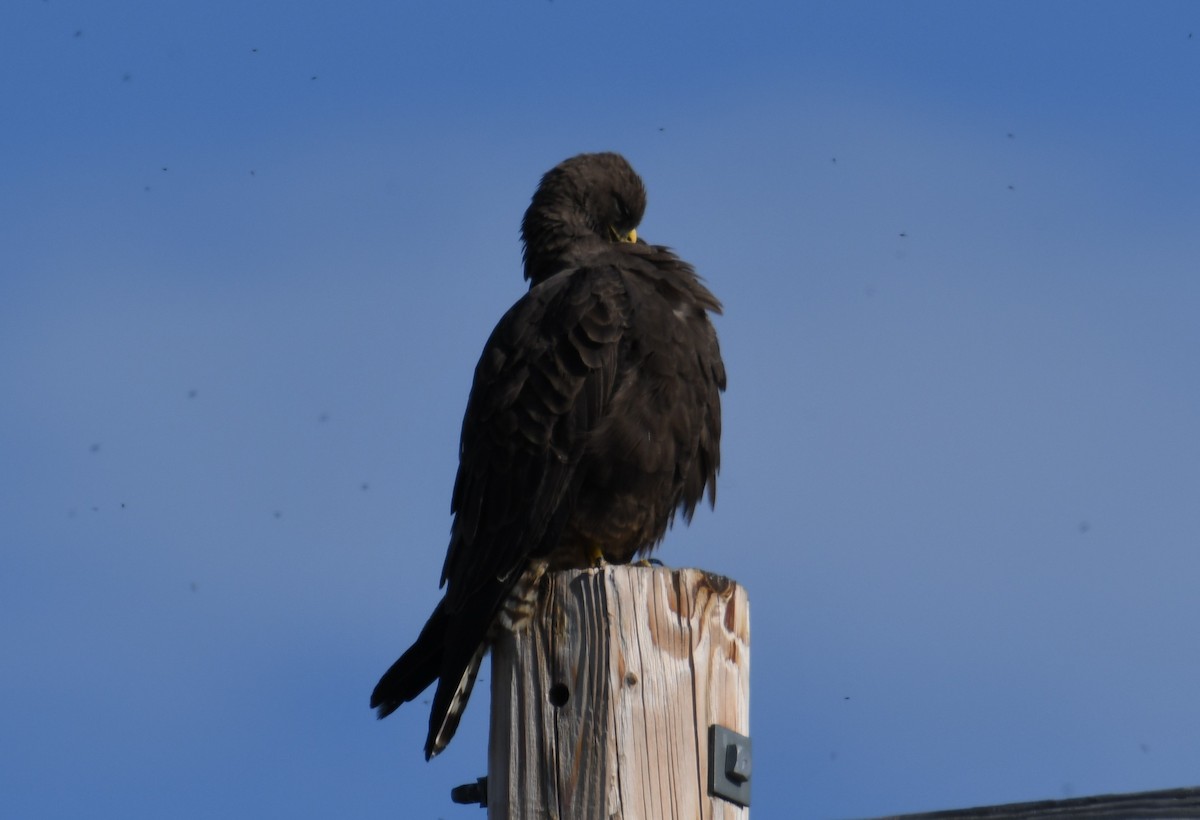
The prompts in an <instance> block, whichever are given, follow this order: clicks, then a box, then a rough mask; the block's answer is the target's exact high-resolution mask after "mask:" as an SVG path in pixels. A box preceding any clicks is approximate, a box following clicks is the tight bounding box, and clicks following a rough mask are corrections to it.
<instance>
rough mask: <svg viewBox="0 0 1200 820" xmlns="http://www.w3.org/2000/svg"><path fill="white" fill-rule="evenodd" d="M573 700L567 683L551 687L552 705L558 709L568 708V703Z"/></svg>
mask: <svg viewBox="0 0 1200 820" xmlns="http://www.w3.org/2000/svg"><path fill="white" fill-rule="evenodd" d="M570 699H571V690H570V689H568V688H567V685H566V684H565V683H556V684H554V685H553V686H551V687H550V705H551V706H553V707H555V708H558V707H561V706H566V705H567V701H568V700H570Z"/></svg>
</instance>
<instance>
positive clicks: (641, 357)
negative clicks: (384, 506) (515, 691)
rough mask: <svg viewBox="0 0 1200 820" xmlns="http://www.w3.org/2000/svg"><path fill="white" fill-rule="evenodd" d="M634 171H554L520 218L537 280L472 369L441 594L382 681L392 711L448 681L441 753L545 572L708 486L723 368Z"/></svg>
mask: <svg viewBox="0 0 1200 820" xmlns="http://www.w3.org/2000/svg"><path fill="white" fill-rule="evenodd" d="M645 207H646V192H645V189H644V188H643V187H642V181H641V179H639V178H638V175H637V174H635V173H634V171H633V169H632V168H631V167H629V163H628V162H626V161H625V159H624V158H623V157H621V156H620V155H618V154H611V153H604V154H581V155H579V156H577V157H572V158H571V159H568V160H566V161H565V162H562V163H561V164H559V165H558V166H557V167H555V168H554V169H552V170H551V171H550V172H549V173H547V174H546V175H545V176H544V177H542V181H541V184H540V185H539V186H538V189H537V192H536V193H535V194H534V195H533V201H532V202H531V203H530V205H529V209H528V210H527V211H526V212H525V218H524V220H523V221H522V223H521V236H522V240H523V241H524V245H525V278H526V279H528V280H529V291H528V292H527V293H526V294H525V295H524V296H523V297H522V298H521V299H520V300H519V301H518V302H517V303H516V304H515V305H513V306H512V308H510V309H509V311H508V312H507V313H506V314H504V317H503V318H502V319H501V320H500V323H499V324H498V325H496V329H495V330H493V331H492V335H491V338H489V339H488V341H487V344H486V346H485V347H484V350H483V355H482V356H481V357H480V359H479V364H478V366H476V368H475V381H474V383H473V384H472V386H471V395H470V398H469V399H468V401H467V411H466V416H465V417H464V418H463V426H462V439H461V443H460V445H459V467H458V477H457V479H456V480H455V482H454V496H453V500H452V503H451V511H452V512H453V514H454V523H453V525H452V527H451V533H450V546H449V549H448V550H447V552H446V563H445V566H444V567H443V569H442V585H443V586H444V587H445V588H446V594H445V596H444V597H443V598H442V600H441V602H440V603H439V604H438V605H437V608H436V609H434V611H433V614H432V615H431V616H430V617H429V621H428V622H427V623H426V624H425V627H424V629H422V630H421V634H420V635H419V636H418V637H417V641H416V643H414V644H413V645H412V646H411V647H410V648H409V649H408V651H407V652H405V653H404V655H403V656H402V657H401V658H400V659H399V660H398V661H396V662H395V663H394V664H393V665H392V667H391V669H389V670H388V671H387V672H386V673H385V674H384V676H383V677H382V678H381V679H380V681H379V683H378V685H376V687H375V691H374V692H373V693H372V694H371V706H372V707H373V708H377V709H378V710H379V717H381V718H382V717H386V716H387V715H389V714H391V713H392V712H393V711H395V710H396V708H397V707H399V706H400V704H402V703H405V702H407V701H410V700H412V699H413V698H415V697H416V696H417V695H419V694H420V693H421V692H422V691H423V690H424V689H425V688H426V687H427V686H429V684H431V683H433V682H434V681H435V680H436V681H437V682H438V685H437V691H436V693H435V694H434V697H433V711H432V714H431V715H430V718H429V737H428V739H427V740H426V742H425V757H426V758H427V759H428V758H430V757H432V756H433V755H435V754H437V753H438V752H440V751H441V750H442V749H444V748H445V746H446V744H447V743H448V742H449V741H450V738H451V737H452V736H453V735H454V731H455V729H456V728H457V727H458V721H459V717H460V715H461V714H462V710H463V707H464V706H465V705H466V701H467V698H468V697H469V696H470V693H471V686H472V685H473V683H474V681H475V675H476V673H477V672H478V671H479V663H480V661H481V660H482V658H483V653H484V652H485V650H486V649H487V647H488V645H489V643H490V636H491V635H492V634H494V630H495V629H497V628H503V627H509V626H511V621H512V618H513V611H514V610H516V609H520V608H521V607H519V606H518V603H519V602H521V601H526V602H527V601H528V600H529V599H531V598H532V597H533V593H534V590H535V587H536V582H537V579H538V578H539V577H540V576H541V574H542V573H544V572H546V571H547V570H557V569H568V568H579V567H587V566H591V565H594V564H595V563H597V562H598V561H599V560H601V559H602V560H604V561H609V562H613V563H623V562H628V561H630V560H632V559H633V558H635V557H636V556H638V555H640V554H643V553H646V552H649V551H650V550H651V549H653V548H654V547H655V546H656V545H657V544H658V543H659V542H660V541H661V540H662V538H663V536H664V535H665V534H666V531H667V528H668V527H670V525H671V523H672V521H673V520H674V517H675V512H676V510H682V511H683V515H684V518H686V519H687V520H689V521H690V520H691V517H692V513H693V512H694V511H695V509H696V505H697V504H698V503H699V502H700V500H701V499H702V498H703V496H704V494H705V492H706V491H707V493H708V499H709V503H710V504H712V503H713V502H714V500H715V498H716V477H717V469H718V467H719V466H720V460H721V456H720V438H721V396H720V393H721V391H722V390H724V389H725V366H724V364H723V363H722V361H721V352H720V349H719V347H718V345H717V334H716V332H715V331H714V330H713V326H712V323H711V322H710V321H709V317H708V314H709V313H720V311H721V304H720V302H718V301H717V299H716V297H714V296H713V295H712V294H711V293H710V292H709V291H708V290H707V289H706V288H705V287H704V285H702V284H701V282H700V279H699V278H698V277H697V276H696V273H695V272H694V271H693V270H692V268H691V266H690V265H688V264H687V263H686V262H684V261H683V260H681V259H680V258H679V257H677V256H676V255H675V254H674V253H672V252H671V251H670V250H668V249H667V248H664V247H662V246H660V245H648V244H646V243H645V242H644V241H642V240H640V239H638V238H637V232H636V230H635V228H636V227H637V225H638V223H639V222H640V221H641V218H642V213H643V211H644V210H645Z"/></svg>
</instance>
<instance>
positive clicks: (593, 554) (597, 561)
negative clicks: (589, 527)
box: [587, 544, 608, 567]
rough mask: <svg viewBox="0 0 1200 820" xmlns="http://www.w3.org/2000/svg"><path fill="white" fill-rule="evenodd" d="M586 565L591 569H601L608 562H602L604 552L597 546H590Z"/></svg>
mask: <svg viewBox="0 0 1200 820" xmlns="http://www.w3.org/2000/svg"><path fill="white" fill-rule="evenodd" d="M587 554H588V563H589V564H591V565H592V566H593V567H602V566H604V565H605V564H607V563H608V562H607V561H605V560H604V550H602V549H600V547H599V545H597V544H592V545H591V546H590V547H588V551H587Z"/></svg>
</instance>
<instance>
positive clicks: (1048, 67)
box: [0, 0, 1200, 820]
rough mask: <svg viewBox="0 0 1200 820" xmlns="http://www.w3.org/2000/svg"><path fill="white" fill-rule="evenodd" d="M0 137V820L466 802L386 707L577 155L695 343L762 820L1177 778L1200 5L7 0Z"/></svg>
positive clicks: (1182, 723) (1199, 291) (720, 567)
mask: <svg viewBox="0 0 1200 820" xmlns="http://www.w3.org/2000/svg"><path fill="white" fill-rule="evenodd" d="M1193 33H1194V36H1193ZM0 111H3V115H2V117H3V127H0V155H2V156H3V157H4V161H3V162H2V163H0V380H2V382H0V383H3V384H4V386H5V387H4V391H3V401H0V463H2V464H3V465H4V468H3V471H2V472H0V536H2V539H3V542H2V549H0V656H2V657H3V667H4V673H3V675H2V676H0V704H2V705H0V737H2V738H3V742H2V743H0V815H2V816H4V817H13V818H17V817H21V818H24V817H30V818H35V817H36V818H78V817H90V818H118V817H119V818H161V817H172V818H215V817H293V818H325V817H358V818H371V817H378V818H395V817H416V818H439V817H440V818H447V820H453V818H478V817H481V816H482V813H481V812H479V810H478V809H473V808H463V807H458V806H454V805H452V804H451V803H450V802H449V799H448V790H449V788H450V787H451V786H452V785H455V784H458V783H463V782H467V781H470V780H473V779H474V778H475V777H476V776H478V775H481V774H483V773H484V771H485V768H486V763H485V748H486V718H487V698H486V697H481V696H480V695H481V694H483V693H485V692H486V688H484V689H483V690H482V691H481V692H480V693H479V694H477V695H476V697H475V698H474V700H473V702H472V705H471V709H470V710H469V711H468V715H467V719H466V721H465V722H464V725H463V728H462V730H461V731H460V732H459V735H458V737H457V738H456V739H455V742H454V743H453V744H452V745H451V747H450V749H449V750H448V751H447V753H446V754H444V755H443V756H441V757H439V758H437V759H436V760H435V761H433V762H432V763H430V764H426V763H425V762H424V761H423V760H422V757H421V745H422V740H423V737H424V727H425V723H426V720H427V711H426V707H424V706H422V705H419V704H418V705H415V706H411V707H408V708H406V709H403V710H401V711H400V712H399V713H397V715H396V716H394V717H393V718H390V719H389V720H388V721H386V722H383V723H377V722H376V721H375V720H374V719H373V716H372V714H371V712H370V711H369V710H368V708H367V698H368V695H369V693H370V690H371V687H372V685H373V684H374V682H375V680H376V678H377V677H378V675H379V674H380V673H381V672H382V671H383V669H384V668H386V667H387V665H388V664H389V663H390V662H391V661H392V660H393V659H394V658H395V656H396V655H397V654H398V652H399V651H400V650H402V649H403V648H404V647H406V646H407V645H408V643H409V641H410V640H411V639H412V638H413V637H414V635H415V634H416V631H417V630H418V629H419V627H420V626H421V624H422V622H423V619H424V617H425V615H426V614H427V612H428V611H429V609H430V608H431V607H432V606H433V604H434V602H435V601H436V600H437V597H438V590H437V578H438V573H439V570H440V567H441V562H442V558H443V555H444V549H445V543H446V535H447V531H448V528H449V523H450V521H449V514H448V505H449V494H450V487H451V482H452V480H453V475H454V470H455V466H456V462H455V457H456V447H457V435H458V426H459V423H460V419H461V412H462V408H463V406H464V403H465V399H466V394H467V389H468V385H469V381H470V376H471V372H472V368H473V366H474V363H475V359H476V357H477V356H478V352H479V349H480V347H481V345H482V344H483V341H484V339H485V338H486V336H487V334H488V332H489V331H490V329H491V327H492V325H493V323H494V322H495V321H496V319H497V318H498V317H499V316H500V315H501V313H502V312H503V311H504V310H505V309H506V308H507V307H508V305H509V304H510V303H511V302H512V301H514V300H515V299H516V298H518V296H519V295H520V294H521V292H522V290H523V285H524V283H523V282H522V280H521V275H520V249H519V244H518V237H517V228H518V225H519V221H520V217H521V214H522V212H523V210H524V208H525V205H526V203H527V201H528V197H529V195H530V194H531V193H532V191H533V188H534V186H535V184H536V182H537V180H538V177H539V175H540V174H541V173H542V172H544V171H545V170H547V169H548V168H549V167H551V166H552V165H554V164H555V163H556V162H558V161H559V160H561V159H563V158H565V157H567V156H570V155H572V154H574V153H577V152H580V151H588V150H617V151H621V152H623V153H624V154H625V155H626V156H627V157H628V158H629V159H630V161H631V162H632V163H633V165H634V167H635V168H637V169H638V170H639V171H640V172H641V174H642V176H643V177H644V179H645V181H646V184H647V186H648V188H649V192H650V198H649V208H648V211H647V214H646V218H645V220H644V222H643V224H642V226H641V229H640V233H641V235H643V236H644V237H646V239H647V240H649V241H651V242H657V243H662V244H667V245H671V246H673V247H675V248H676V249H677V250H678V251H679V253H680V254H681V255H682V256H683V257H684V258H686V259H688V260H690V261H691V262H693V263H694V264H695V265H696V267H697V268H698V269H699V270H700V272H701V273H702V274H703V275H704V276H705V277H706V279H707V280H708V282H709V284H710V285H711V287H712V289H713V290H714V291H715V292H716V293H717V294H718V295H719V296H720V297H721V298H722V299H723V300H724V302H725V305H726V315H725V317H723V318H722V319H721V320H720V321H719V325H718V330H719V332H720V334H721V339H722V344H723V348H724V351H725V356H726V362H727V365H728V369H729V392H728V393H727V395H726V401H725V412H726V432H725V439H724V462H723V464H724V470H723V472H722V474H721V480H720V492H719V498H718V504H717V509H716V511H715V513H711V514H710V513H707V512H705V513H704V514H701V515H698V516H697V519H696V521H695V522H694V524H693V526H692V527H691V528H687V529H684V528H681V529H677V530H676V531H674V532H672V534H671V535H670V536H669V537H668V539H667V541H666V543H665V544H664V546H663V549H662V550H661V553H660V557H661V558H663V560H665V561H666V562H667V563H669V564H673V565H692V566H700V567H703V568H706V569H709V570H713V571H717V572H721V573H724V574H727V575H730V576H732V577H734V578H736V579H737V580H738V581H740V582H741V583H742V584H743V585H744V586H745V587H746V588H747V590H748V592H749V595H750V599H751V607H752V626H753V666H752V681H753V699H752V704H751V712H752V716H753V736H754V741H755V754H756V760H755V762H756V768H755V774H754V777H755V785H754V800H755V805H754V816H756V817H759V818H783V817H800V818H846V817H864V816H874V815H882V814H887V813H893V812H904V811H916V810H926V809H928V810H932V809H943V808H952V807H960V806H968V805H977V804H987V803H998V802H1007V801H1014V800H1029V799H1038V798H1054V797H1062V796H1069V795H1076V796H1078V795H1085V794H1092V793H1101V792H1113V791H1129V790H1140V789H1152V788H1163V787H1173V786H1184V785H1197V784H1200V774H1197V772H1200V697H1198V696H1197V693H1198V692H1200V639H1198V638H1197V634H1198V625H1200V555H1198V549H1197V546H1198V543H1200V369H1198V366H1197V358H1198V354H1200V6H1197V5H1196V4H1194V3H1186V2H1178V3H1138V4H1134V3H1104V2H1086V3H1085V2H1073V3H1054V2H1027V3H982V2H981V3H951V2H939V3H931V2H925V3H892V2H878V3H850V2H844V3H804V4H800V3H790V2H781V3H745V4H733V3H719V4H717V3H707V2H687V3H683V2H679V3H664V4H653V5H652V4H634V3H620V2H611V3H604V4H599V3H596V4H591V3H589V4H584V3H580V2H576V1H575V0H553V2H546V1H545V0H539V1H537V2H534V1H533V0H529V1H528V2H508V1H507V0H506V1H505V2H445V3H425V4H419V5H418V4H405V3H384V2H367V1H365V0H364V2H351V3H342V2H337V3H334V2H287V3H284V2H263V3H253V4H251V3H243V2H232V1H231V0H226V1H224V2H213V1H211V0H210V1H209V2H203V3H202V2H182V1H181V2H169V3H168V2H161V1H160V0H143V2H132V1H131V0H119V1H118V0H113V2H104V3H96V2H84V0H45V1H44V2H43V1H42V0H9V1H8V2H6V3H4V5H3V8H2V10H0ZM483 676H484V678H485V679H486V678H488V676H489V672H488V669H487V667H486V666H485V667H484V673H483Z"/></svg>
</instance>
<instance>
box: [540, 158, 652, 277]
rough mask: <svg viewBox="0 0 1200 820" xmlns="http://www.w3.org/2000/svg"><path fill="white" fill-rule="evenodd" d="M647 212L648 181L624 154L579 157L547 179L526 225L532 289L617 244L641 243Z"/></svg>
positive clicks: (570, 160)
mask: <svg viewBox="0 0 1200 820" xmlns="http://www.w3.org/2000/svg"><path fill="white" fill-rule="evenodd" d="M645 210H646V189H645V187H644V186H643V185H642V180H641V178H640V177H638V175H637V174H636V173H635V172H634V170H633V168H631V167H630V166H629V163H628V162H626V161H625V158H624V157H622V156H621V155H620V154H613V153H602V154H579V155H578V156H574V157H571V158H570V159H568V160H564V161H562V162H560V163H559V164H558V165H556V166H554V168H552V169H551V170H550V171H548V172H547V173H546V175H545V176H543V177H542V181H541V183H540V184H539V185H538V189H537V191H536V192H535V193H534V195H533V201H532V202H530V203H529V208H528V209H527V210H526V211H525V218H524V219H523V220H521V240H522V242H523V243H524V245H525V278H526V279H528V280H529V283H530V286H531V287H532V286H533V285H536V284H538V283H539V282H541V281H543V280H545V279H547V278H548V277H550V276H553V275H554V274H555V273H558V272H559V271H560V270H563V269H564V268H568V267H572V266H573V265H575V264H578V263H579V262H580V261H582V260H581V259H580V258H578V257H580V255H581V254H586V253H588V252H589V251H592V252H594V251H595V250H596V249H597V248H598V247H600V246H603V245H609V244H611V243H614V242H636V241H637V230H636V228H637V226H638V223H640V222H641V221H642V214H643V213H645Z"/></svg>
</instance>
